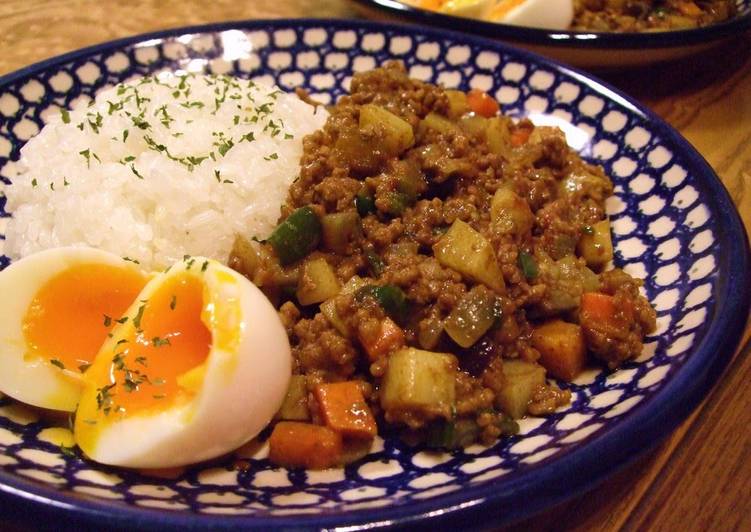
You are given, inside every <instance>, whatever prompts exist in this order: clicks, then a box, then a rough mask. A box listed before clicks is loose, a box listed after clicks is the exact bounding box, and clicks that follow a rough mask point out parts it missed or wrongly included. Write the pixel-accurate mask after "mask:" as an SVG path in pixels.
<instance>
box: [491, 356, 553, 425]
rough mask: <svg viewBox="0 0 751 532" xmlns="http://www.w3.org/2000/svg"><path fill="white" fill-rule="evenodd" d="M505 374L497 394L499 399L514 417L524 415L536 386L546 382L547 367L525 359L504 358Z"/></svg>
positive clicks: (503, 407)
mask: <svg viewBox="0 0 751 532" xmlns="http://www.w3.org/2000/svg"><path fill="white" fill-rule="evenodd" d="M503 376H504V381H503V386H502V388H501V392H500V394H498V395H497V396H496V399H497V401H498V402H499V403H500V405H501V408H502V409H503V411H504V412H506V413H507V414H508V415H509V416H511V417H512V418H514V419H519V418H521V417H524V416H525V415H526V414H527V408H528V407H529V401H530V400H531V399H532V394H533V393H534V391H535V388H537V387H538V386H540V385H542V384H545V368H543V367H542V366H540V365H539V364H535V363H534V362H527V361H525V360H504V361H503Z"/></svg>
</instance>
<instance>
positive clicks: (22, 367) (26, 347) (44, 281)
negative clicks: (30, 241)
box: [0, 248, 148, 412]
mask: <svg viewBox="0 0 751 532" xmlns="http://www.w3.org/2000/svg"><path fill="white" fill-rule="evenodd" d="M147 281H148V277H147V275H146V274H145V273H144V272H142V271H141V270H140V268H139V267H138V265H136V264H135V263H133V262H130V261H127V260H124V259H122V258H120V257H118V256H116V255H112V254H110V253H107V252H105V251H100V250H97V249H91V248H55V249H50V250H47V251H43V252H40V253H36V254H34V255H30V256H28V257H26V258H24V259H22V260H19V261H17V262H14V263H13V264H11V265H10V266H8V267H7V268H6V269H5V270H3V271H2V272H0V294H2V299H3V303H2V305H0V391H2V392H3V393H5V394H7V395H9V396H11V397H13V398H14V399H17V400H19V401H22V402H24V403H28V404H30V405H34V406H38V407H42V408H49V409H54V410H63V411H68V412H72V411H73V410H75V408H76V405H77V404H78V400H79V397H80V394H81V388H82V376H83V372H84V371H85V370H86V369H87V368H88V366H89V365H90V364H91V363H92V362H93V361H94V357H95V356H96V354H97V353H98V352H99V348H100V347H101V345H102V343H103V342H104V340H105V339H106V338H107V334H109V332H110V330H111V329H112V328H113V326H114V325H115V323H116V322H115V320H117V319H118V318H120V316H121V315H122V314H123V313H124V312H125V311H126V310H127V309H128V307H130V305H131V303H132V302H133V300H134V299H135V298H136V296H137V294H138V293H139V292H140V291H141V289H142V288H143V287H144V285H145V284H146V282H147Z"/></svg>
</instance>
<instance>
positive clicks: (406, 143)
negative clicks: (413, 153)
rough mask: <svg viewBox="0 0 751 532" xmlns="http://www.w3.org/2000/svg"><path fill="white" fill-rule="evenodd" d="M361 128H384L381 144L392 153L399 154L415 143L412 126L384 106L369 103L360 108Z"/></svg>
mask: <svg viewBox="0 0 751 532" xmlns="http://www.w3.org/2000/svg"><path fill="white" fill-rule="evenodd" d="M359 125H360V129H361V130H367V129H374V130H375V129H379V128H380V129H382V130H383V132H384V137H383V138H382V139H381V143H380V144H381V146H382V147H383V149H384V150H385V151H386V152H387V153H389V154H391V155H399V154H400V153H402V152H403V151H405V150H406V149H408V148H410V147H411V146H412V145H413V144H414V143H415V134H414V131H412V126H411V125H410V124H409V122H407V121H406V120H403V119H401V118H399V117H398V116H396V115H395V114H394V113H392V112H390V111H387V110H386V109H384V108H383V107H380V106H378V105H375V104H372V103H368V104H365V105H363V106H362V107H361V108H360V124H359Z"/></svg>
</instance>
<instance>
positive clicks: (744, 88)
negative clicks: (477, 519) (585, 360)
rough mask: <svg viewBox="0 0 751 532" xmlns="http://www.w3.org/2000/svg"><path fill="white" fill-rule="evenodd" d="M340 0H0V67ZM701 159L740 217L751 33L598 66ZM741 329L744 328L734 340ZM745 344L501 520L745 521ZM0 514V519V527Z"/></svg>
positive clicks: (581, 525)
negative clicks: (550, 504) (582, 466)
mask: <svg viewBox="0 0 751 532" xmlns="http://www.w3.org/2000/svg"><path fill="white" fill-rule="evenodd" d="M356 14H357V10H356V9H355V7H354V5H353V4H352V3H351V2H349V1H347V0H246V1H237V0H213V1H211V2H206V1H198V0H192V1H188V0H182V1H181V0H131V1H128V2H119V1H115V0H99V1H97V0H3V1H2V2H0V50H2V52H3V53H2V54H0V74H4V73H7V72H10V71H13V70H15V69H18V68H21V67H23V66H26V65H28V64H31V63H34V62H36V61H39V60H42V59H45V58H48V57H52V56H54V55H58V54H61V53H64V52H68V51H71V50H74V49H76V48H80V47H83V46H88V45H91V44H96V43H99V42H103V41H107V40H110V39H115V38H119V37H125V36H129V35H133V34H137V33H143V32H148V31H156V30H161V29H167V28H172V27H178V26H185V25H191V24H203V23H211V22H220V21H226V20H241V19H248V18H280V17H354V16H355V15H356ZM597 74H599V75H601V76H603V77H604V78H605V79H606V80H607V81H609V82H610V83H612V84H614V85H616V86H617V87H619V88H621V89H623V90H625V91H626V92H627V93H629V94H631V95H632V96H634V97H635V98H637V99H638V100H640V101H641V102H643V103H645V104H646V105H648V106H649V107H651V108H652V109H653V110H654V111H655V112H656V113H657V114H659V115H660V116H662V117H663V118H664V119H665V120H667V121H668V122H669V123H671V124H672V125H673V126H674V127H676V128H677V129H678V130H679V131H681V133H682V134H683V135H684V136H685V137H686V138H687V139H688V140H689V142H691V143H692V144H693V145H694V146H695V147H696V148H697V150H698V151H699V152H700V153H701V154H702V155H703V156H704V157H705V158H706V159H707V161H708V162H709V163H710V164H711V165H712V167H713V168H714V169H715V170H716V171H717V173H718V175H719V176H720V178H721V179H722V182H723V183H724V184H725V186H726V187H727V189H728V191H729V193H730V195H731V197H732V199H733V202H734V203H735V204H736V206H737V207H738V209H739V211H740V213H741V217H742V218H743V221H744V223H745V226H746V228H749V227H751V36H750V35H743V36H739V37H738V38H737V39H734V40H732V41H730V42H728V43H727V44H726V45H725V46H723V47H720V48H718V49H715V50H711V51H709V52H706V53H703V54H700V55H697V56H694V57H691V58H689V59H687V60H684V61H680V62H676V63H673V64H670V65H657V66H650V67H645V68H639V69H632V70H628V71H619V72H598V73H597ZM749 337H751V327H748V326H747V328H746V333H745V339H744V344H745V343H747V342H748V341H749ZM749 478H751V354H749V348H748V347H747V348H746V349H745V350H744V351H742V352H741V353H740V354H738V355H737V356H736V357H735V359H734V361H733V363H732V366H731V367H730V369H729V370H728V371H727V372H726V375H725V377H724V378H723V379H722V381H721V382H720V383H719V385H718V386H717V387H716V388H715V390H714V391H713V392H712V393H711V394H710V395H709V397H707V399H706V400H705V401H704V403H703V404H702V406H701V407H700V408H698V409H697V410H696V411H695V412H694V413H693V414H692V415H691V416H690V417H689V419H687V420H686V421H685V422H684V423H683V424H682V425H681V426H680V427H679V428H678V429H677V430H676V431H675V432H674V433H673V434H672V435H671V436H670V437H669V438H668V439H666V440H665V441H664V442H662V443H661V444H660V445H659V446H658V447H657V448H656V449H654V450H653V451H651V452H650V453H649V454H648V455H647V456H645V457H642V458H641V459H639V460H638V461H637V462H636V463H634V464H632V465H631V466H629V467H627V468H625V469H624V470H622V471H620V472H619V473H617V474H616V475H614V476H613V477H611V478H610V479H608V480H607V481H605V482H604V483H603V484H601V485H600V486H598V487H596V488H595V489H594V490H593V491H592V492H591V493H589V494H587V495H585V496H582V497H579V498H577V499H575V500H573V501H570V502H567V503H565V504H562V505H560V506H558V507H556V508H552V509H550V510H548V511H547V512H545V513H543V514H541V515H538V516H536V517H534V518H532V519H530V520H527V521H525V522H522V523H518V524H516V525H514V526H512V527H509V530H513V531H522V530H551V531H552V530H560V529H570V530H577V531H586V530H629V531H630V530H658V531H661V530H665V531H673V530H689V531H690V530H719V531H723V530H751V496H750V495H751V490H749V487H748V486H749ZM1 527H2V522H0V528H1Z"/></svg>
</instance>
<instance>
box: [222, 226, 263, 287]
mask: <svg viewBox="0 0 751 532" xmlns="http://www.w3.org/2000/svg"><path fill="white" fill-rule="evenodd" d="M228 263H229V266H230V268H232V269H233V270H235V271H236V272H239V273H241V274H243V275H244V276H246V277H247V278H248V279H252V278H253V275H254V274H255V272H256V269H257V268H258V265H259V263H260V258H259V256H258V250H257V249H256V247H255V246H254V245H253V244H252V243H251V242H250V240H248V239H247V238H245V237H244V236H242V235H235V241H234V242H233V243H232V251H230V254H229V261H228Z"/></svg>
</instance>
